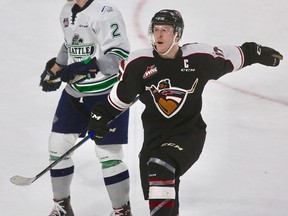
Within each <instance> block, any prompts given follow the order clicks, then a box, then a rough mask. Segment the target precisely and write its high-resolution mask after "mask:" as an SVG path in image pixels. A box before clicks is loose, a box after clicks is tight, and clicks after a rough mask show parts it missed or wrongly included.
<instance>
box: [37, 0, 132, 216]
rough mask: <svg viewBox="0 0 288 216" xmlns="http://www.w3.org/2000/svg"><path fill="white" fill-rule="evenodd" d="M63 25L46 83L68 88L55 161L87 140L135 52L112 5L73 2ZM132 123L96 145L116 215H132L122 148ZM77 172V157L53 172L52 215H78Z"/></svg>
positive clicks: (53, 147) (57, 125)
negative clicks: (74, 202)
mask: <svg viewBox="0 0 288 216" xmlns="http://www.w3.org/2000/svg"><path fill="white" fill-rule="evenodd" d="M60 24H61V26H62V30H63V33H64V38H65V41H64V43H63V45H62V47H61V49H60V51H59V53H58V56H57V58H56V57H55V58H52V59H51V60H49V61H48V62H47V64H46V67H45V70H44V72H43V73H42V75H41V81H40V86H41V87H42V90H43V91H45V92H50V91H56V90H57V89H59V87H60V85H61V83H62V82H66V83H67V84H66V87H65V89H64V90H63V92H62V95H61V98H60V100H59V103H58V106H57V109H56V113H55V116H54V120H53V125H52V131H51V134H50V137H49V154H50V162H53V161H55V160H56V159H57V158H59V157H60V156H61V155H62V154H63V153H65V152H66V151H67V150H69V149H70V148H71V147H72V146H73V145H74V144H75V142H76V140H77V138H79V137H83V136H85V134H86V131H87V124H88V120H89V116H90V112H91V108H92V107H93V106H94V105H95V104H96V103H99V102H101V101H103V100H104V99H105V98H106V97H107V94H108V93H109V92H110V90H111V88H112V86H113V85H114V83H115V82H116V81H117V76H118V67H119V62H120V61H121V60H125V59H126V58H127V57H128V54H129V51H130V45H129V42H128V39H127V34H126V28H125V23H124V20H123V18H122V15H121V13H120V11H119V10H118V9H117V8H116V7H115V6H114V5H112V4H111V3H109V2H107V1H104V0H103V1H102V0H97V1H94V0H76V1H67V3H66V4H65V5H64V7H63V9H62V11H61V15H60ZM128 118H129V112H128V111H127V112H126V113H125V115H122V116H121V117H119V118H118V120H117V122H116V123H115V122H113V124H112V125H110V126H111V128H114V127H115V128H117V130H116V131H115V132H114V133H112V132H111V133H110V134H109V135H108V136H107V138H105V139H104V140H103V141H102V142H101V143H97V144H98V145H97V146H96V145H95V148H96V155H97V157H98V159H99V161H100V162H101V164H102V172H103V177H104V182H105V186H106V188H107V191H108V194H109V197H110V200H111V205H112V208H113V212H112V213H111V216H117V215H121V216H131V215H132V214H131V212H130V211H131V210H130V203H129V173H128V168H127V166H126V164H125V163H124V162H123V161H122V160H123V150H122V145H121V144H126V143H127V140H128V134H127V133H128ZM99 144H100V145H99ZM73 173H74V163H73V161H72V159H71V157H67V158H66V159H65V160H63V161H61V162H60V163H59V164H58V165H57V166H55V167H54V168H53V169H52V170H51V182H52V190H53V200H54V204H55V205H54V208H53V210H52V212H51V214H50V216H64V215H65V216H74V213H73V210H72V206H71V204H70V184H71V181H72V177H73ZM99 196H101V195H99ZM99 208H100V206H99Z"/></svg>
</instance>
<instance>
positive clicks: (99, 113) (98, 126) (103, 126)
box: [88, 104, 113, 144]
mask: <svg viewBox="0 0 288 216" xmlns="http://www.w3.org/2000/svg"><path fill="white" fill-rule="evenodd" d="M112 119H113V117H111V116H110V115H109V114H108V113H107V112H106V111H105V108H104V106H103V105H102V104H97V105H96V106H95V107H94V108H93V109H92V111H91V116H90V120H89V123H88V131H89V133H90V132H94V136H93V137H91V139H92V140H94V141H95V143H96V144H99V143H100V142H101V141H102V140H103V139H104V137H105V135H106V134H107V133H108V132H109V127H108V123H109V122H110V121H111V120H112Z"/></svg>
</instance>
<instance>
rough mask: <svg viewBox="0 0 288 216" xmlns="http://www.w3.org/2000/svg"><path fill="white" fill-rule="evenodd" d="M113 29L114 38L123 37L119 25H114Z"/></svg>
mask: <svg viewBox="0 0 288 216" xmlns="http://www.w3.org/2000/svg"><path fill="white" fill-rule="evenodd" d="M111 29H112V36H113V37H119V36H121V34H120V32H119V26H118V24H116V23H115V24H112V25H111Z"/></svg>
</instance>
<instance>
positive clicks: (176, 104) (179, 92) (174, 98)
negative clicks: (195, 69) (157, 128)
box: [146, 78, 198, 118]
mask: <svg viewBox="0 0 288 216" xmlns="http://www.w3.org/2000/svg"><path fill="white" fill-rule="evenodd" d="M197 83H198V78H197V79H196V80H195V81H194V83H193V85H192V87H191V89H189V90H185V89H181V88H177V87H172V86H171V83H170V80H169V79H163V80H160V81H159V82H158V85H157V87H156V86H154V85H151V86H150V87H146V90H148V91H150V93H151V95H152V97H153V99H154V103H155V105H156V107H157V108H158V110H159V111H160V113H161V114H162V115H163V116H164V117H165V118H171V117H173V116H174V115H175V114H176V113H178V112H179V110H181V108H182V106H183V104H184V103H185V101H186V98H187V95H188V94H192V93H193V92H194V91H195V89H196V86H197Z"/></svg>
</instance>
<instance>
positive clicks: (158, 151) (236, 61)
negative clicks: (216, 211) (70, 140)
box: [88, 10, 283, 216]
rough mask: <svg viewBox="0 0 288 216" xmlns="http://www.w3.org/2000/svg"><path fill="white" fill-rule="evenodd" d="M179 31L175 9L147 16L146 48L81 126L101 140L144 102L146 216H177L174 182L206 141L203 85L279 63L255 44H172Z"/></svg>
mask: <svg viewBox="0 0 288 216" xmlns="http://www.w3.org/2000/svg"><path fill="white" fill-rule="evenodd" d="M183 28H184V23H183V19H182V17H181V14H180V13H179V12H178V11H175V10H161V11H159V12H157V13H156V14H155V15H154V16H153V18H152V20H151V24H150V27H149V32H150V35H151V40H152V46H153V48H151V49H145V50H139V51H135V52H132V53H130V55H129V58H128V60H127V61H126V62H122V63H121V67H122V68H121V69H120V72H121V77H120V80H119V82H118V83H116V85H115V86H114V87H113V89H112V91H111V92H110V94H109V95H108V98H107V101H105V102H103V103H101V104H96V105H95V106H94V108H93V109H92V113H91V117H90V121H89V126H88V129H89V131H90V132H92V131H93V132H95V136H94V137H93V139H94V140H96V141H100V140H102V139H103V138H104V137H105V135H106V133H107V131H108V127H107V123H108V122H110V121H112V120H113V119H115V118H116V117H117V116H118V115H120V114H121V113H122V112H123V111H124V110H126V109H127V108H129V107H130V106H131V105H132V104H133V101H134V100H135V98H139V99H140V101H141V102H142V103H144V104H145V110H144V111H143V113H142V122H143V127H144V143H143V146H142V149H141V152H140V156H139V158H140V173H141V181H142V189H143V193H144V197H145V199H147V200H149V208H150V215H153V216H177V215H179V199H178V197H179V196H178V192H179V179H180V177H181V176H182V175H183V174H184V173H185V172H186V171H187V170H188V169H189V168H190V167H191V166H192V165H193V164H194V163H195V162H196V161H197V160H198V158H199V156H200V154H201V152H202V148H203V145H204V142H205V136H206V124H205V122H204V121H203V119H202V117H201V108H202V92H203V89H204V87H205V85H206V84H207V82H208V81H209V80H211V79H214V80H216V79H218V78H220V77H221V76H223V75H225V74H227V73H230V72H232V71H237V70H240V69H241V68H243V67H246V66H248V65H251V64H254V63H260V64H263V65H266V66H273V67H275V66H277V65H278V64H279V63H280V60H281V59H283V56H282V55H281V54H280V53H279V52H277V51H276V50H274V49H272V48H269V47H265V46H261V45H259V44H257V43H254V42H246V43H244V44H243V45H241V46H210V45H207V44H197V43H193V44H186V45H184V46H179V45H178V42H179V40H180V39H181V37H182V33H183Z"/></svg>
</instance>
